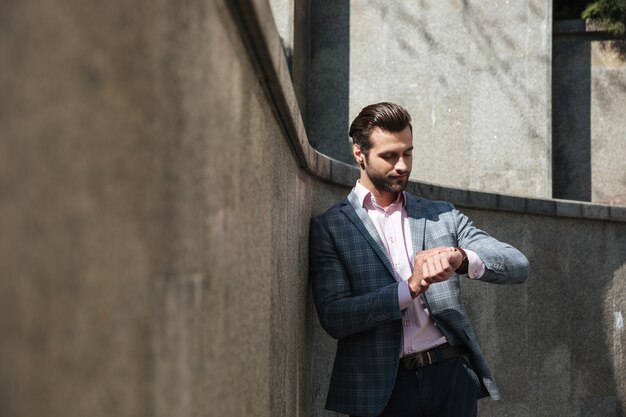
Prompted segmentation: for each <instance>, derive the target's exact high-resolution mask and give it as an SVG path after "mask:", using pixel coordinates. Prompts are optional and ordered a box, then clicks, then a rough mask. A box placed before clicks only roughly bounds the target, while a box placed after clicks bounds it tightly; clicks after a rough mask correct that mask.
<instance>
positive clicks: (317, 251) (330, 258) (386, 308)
mask: <svg viewBox="0 0 626 417" xmlns="http://www.w3.org/2000/svg"><path fill="white" fill-rule="evenodd" d="M335 245H336V244H335V241H334V240H333V238H332V236H331V235H330V233H329V232H328V230H326V228H325V227H324V226H323V225H322V224H321V223H320V221H319V220H318V219H316V218H313V219H312V220H311V231H310V240H309V277H310V279H311V284H312V288H313V300H314V302H315V307H316V309H317V315H318V318H319V321H320V323H321V325H322V327H323V328H324V330H325V331H326V332H327V333H328V334H329V335H330V336H331V337H333V338H335V339H340V338H343V337H346V336H349V335H351V334H355V333H358V332H362V331H365V330H368V329H371V328H373V327H375V326H378V325H380V324H382V323H386V322H389V321H391V320H398V319H400V318H401V317H402V312H401V310H400V306H399V302H398V284H397V283H392V284H389V285H386V286H383V287H381V288H378V289H376V290H375V291H372V292H369V293H366V294H360V295H358V296H354V295H353V294H352V290H351V283H350V282H351V281H350V277H349V275H348V274H349V273H348V268H347V267H346V266H345V265H343V264H342V262H341V260H340V258H339V255H338V252H337V248H336V246H335ZM353 268H355V269H358V268H356V266H353ZM350 269H352V268H350Z"/></svg>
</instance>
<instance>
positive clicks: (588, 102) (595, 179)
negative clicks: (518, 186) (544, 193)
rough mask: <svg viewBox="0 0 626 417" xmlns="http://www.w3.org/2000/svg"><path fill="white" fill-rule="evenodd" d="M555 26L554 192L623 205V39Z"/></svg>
mask: <svg viewBox="0 0 626 417" xmlns="http://www.w3.org/2000/svg"><path fill="white" fill-rule="evenodd" d="M585 26H586V25H585V22H583V21H580V20H576V21H565V22H559V24H558V25H556V26H555V30H556V32H555V38H554V39H555V41H554V61H553V82H554V85H553V92H552V94H553V103H554V106H553V117H554V124H553V141H554V149H555V153H554V172H553V178H554V196H555V197H557V198H569V199H579V200H586V201H594V202H598V203H607V204H620V205H626V158H625V157H624V156H625V155H626V141H624V133H623V130H624V126H625V125H624V117H623V110H624V108H625V107H626V42H625V41H624V40H609V37H608V36H607V35H606V34H603V33H598V32H594V31H593V30H590V31H587V30H586V27H585Z"/></svg>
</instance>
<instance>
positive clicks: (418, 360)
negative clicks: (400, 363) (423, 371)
mask: <svg viewBox="0 0 626 417" xmlns="http://www.w3.org/2000/svg"><path fill="white" fill-rule="evenodd" d="M406 359H408V360H405V362H404V363H405V365H406V366H407V368H409V369H411V368H423V367H425V366H428V365H432V364H433V359H432V357H431V355H430V352H422V353H416V354H414V355H412V356H410V357H408V358H406Z"/></svg>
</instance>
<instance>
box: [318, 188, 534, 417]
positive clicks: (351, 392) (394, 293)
mask: <svg viewBox="0 0 626 417" xmlns="http://www.w3.org/2000/svg"><path fill="white" fill-rule="evenodd" d="M405 195H406V210H407V214H408V221H409V224H410V229H411V238H412V242H413V249H414V250H415V251H419V250H424V249H428V248H433V247H438V246H454V247H457V246H460V247H462V248H465V249H470V250H473V251H474V252H476V253H477V254H478V255H479V256H480V258H481V260H482V261H483V262H484V264H485V273H484V275H483V276H482V277H481V278H480V280H481V281H487V282H493V283H498V284H504V283H521V282H523V281H525V280H526V278H527V276H528V261H527V259H526V257H525V256H524V255H523V254H522V253H521V252H519V251H518V250H517V249H515V248H513V247H512V246H510V245H508V244H506V243H502V242H499V241H498V240H496V239H494V238H492V237H491V236H489V235H488V234H487V233H485V232H483V231H482V230H479V229H477V228H475V227H474V226H473V225H472V222H471V221H470V220H469V219H468V218H467V217H466V216H465V215H463V214H462V213H460V212H459V211H458V210H456V209H455V208H454V206H453V205H452V204H450V203H447V202H441V201H429V200H425V199H420V198H418V197H416V196H414V195H412V194H409V193H406V194H405ZM309 249H310V258H309V265H310V269H309V275H310V279H311V282H312V287H313V298H314V301H315V306H316V309H317V314H318V318H319V321H320V323H321V325H322V327H323V328H324V330H325V331H326V332H327V333H328V334H329V335H330V336H331V337H333V338H335V339H338V343H337V352H336V356H335V363H334V366H333V372H332V376H331V381H330V387H329V390H328V396H327V399H326V408H327V409H330V410H335V411H338V412H341V413H346V414H354V415H359V416H376V415H378V414H380V413H381V412H382V410H383V409H384V407H385V405H386V404H387V401H388V400H389V397H390V395H391V392H392V389H393V386H394V383H395V377H396V372H397V368H398V356H399V354H400V344H401V331H402V330H401V318H402V311H401V310H400V306H399V304H398V290H397V286H398V283H397V282H396V281H395V279H394V275H393V270H392V266H391V263H390V261H389V259H388V257H387V255H386V251H385V248H384V246H383V244H382V241H381V240H380V237H379V235H378V232H377V231H376V228H375V226H374V224H373V223H372V221H371V220H370V218H369V216H368V214H367V211H366V210H365V209H364V208H362V207H361V206H360V205H359V202H358V198H357V196H356V194H355V192H354V190H353V191H352V192H351V193H350V194H349V195H348V197H346V198H345V199H344V200H343V201H341V202H340V203H338V204H336V205H334V206H333V207H331V208H330V209H328V210H327V211H326V212H325V213H322V214H320V215H318V216H316V217H314V218H313V219H311V232H310V244H309ZM424 298H425V301H426V304H427V306H428V309H429V310H430V314H431V317H432V318H433V320H434V321H435V322H436V324H437V326H438V327H439V329H440V330H441V331H442V332H443V334H444V335H445V336H446V338H447V339H448V342H449V343H450V344H451V345H459V344H464V345H466V346H467V347H468V348H469V350H470V351H471V359H472V361H473V365H474V369H475V370H476V372H477V374H478V376H479V379H480V380H481V381H482V386H483V393H482V394H483V396H487V395H490V396H491V397H492V398H494V399H499V397H500V394H499V392H498V389H497V387H496V385H495V383H494V381H493V378H492V376H491V373H490V371H489V368H488V366H487V363H486V361H485V358H484V356H483V354H482V352H481V350H480V346H479V345H478V342H477V341H476V336H475V334H474V330H473V329H472V325H471V324H470V321H469V318H468V316H467V313H466V311H465V309H464V308H463V305H462V304H461V296H460V281H459V277H458V276H457V275H453V276H452V277H451V278H450V279H448V280H447V281H444V282H440V283H437V284H433V285H431V286H430V288H429V289H428V291H427V292H426V293H425V294H424Z"/></svg>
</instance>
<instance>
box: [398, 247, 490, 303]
mask: <svg viewBox="0 0 626 417" xmlns="http://www.w3.org/2000/svg"><path fill="white" fill-rule="evenodd" d="M465 253H466V254H467V263H468V265H467V276H468V277H469V278H471V279H479V278H480V277H482V276H483V274H484V273H485V264H484V263H483V261H482V260H481V259H480V257H479V256H478V255H477V254H476V252H474V251H473V250H469V249H465ZM409 296H410V294H409Z"/></svg>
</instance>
